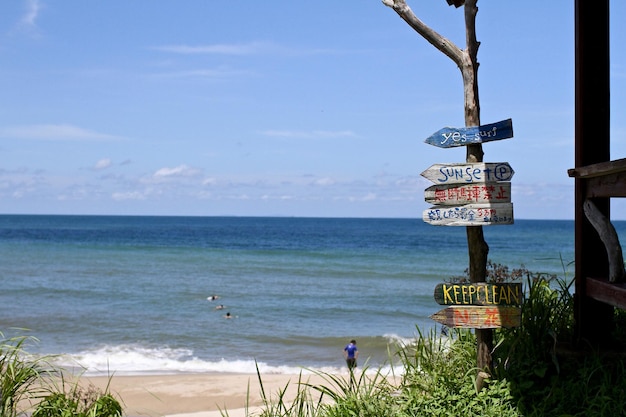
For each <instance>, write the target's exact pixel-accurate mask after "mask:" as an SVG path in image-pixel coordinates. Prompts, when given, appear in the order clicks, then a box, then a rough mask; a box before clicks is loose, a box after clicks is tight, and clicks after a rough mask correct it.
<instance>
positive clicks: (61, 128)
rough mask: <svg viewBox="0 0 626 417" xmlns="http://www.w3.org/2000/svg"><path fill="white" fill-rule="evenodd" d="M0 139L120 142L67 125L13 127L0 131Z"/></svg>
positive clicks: (114, 138) (117, 137)
mask: <svg viewBox="0 0 626 417" xmlns="http://www.w3.org/2000/svg"><path fill="white" fill-rule="evenodd" d="M0 137H3V138H9V139H32V140H51V141H57V140H75V141H92V140H95V141H108V140H120V139H122V138H121V137H119V136H114V135H108V134H104V133H98V132H95V131H93V130H89V129H83V128H82V127H78V126H73V125H68V124H44V125H30V126H13V127H7V128H3V129H0Z"/></svg>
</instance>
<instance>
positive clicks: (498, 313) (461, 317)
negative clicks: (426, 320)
mask: <svg viewBox="0 0 626 417" xmlns="http://www.w3.org/2000/svg"><path fill="white" fill-rule="evenodd" d="M430 318H431V319H433V320H435V321H436V322H438V323H441V324H443V325H445V326H448V327H463V328H472V329H497V328H499V327H508V328H510V327H519V326H520V324H521V320H522V312H521V309H520V308H519V307H511V306H489V307H486V306H451V307H447V308H444V309H443V310H439V311H438V312H436V313H435V314H433V315H432V316H430Z"/></svg>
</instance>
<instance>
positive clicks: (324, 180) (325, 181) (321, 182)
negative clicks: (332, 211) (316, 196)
mask: <svg viewBox="0 0 626 417" xmlns="http://www.w3.org/2000/svg"><path fill="white" fill-rule="evenodd" d="M335 183H336V181H335V180H334V179H332V178H328V177H325V178H318V179H316V180H315V181H314V182H313V184H315V185H319V186H329V185H334V184H335Z"/></svg>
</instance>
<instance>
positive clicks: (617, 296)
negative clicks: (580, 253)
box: [585, 278, 626, 310]
mask: <svg viewBox="0 0 626 417" xmlns="http://www.w3.org/2000/svg"><path fill="white" fill-rule="evenodd" d="M585 281H586V286H587V297H590V298H592V299H594V300H596V301H600V302H602V303H605V304H608V305H611V306H613V307H617V308H619V309H622V310H626V284H624V283H619V284H614V283H611V282H609V281H608V280H607V279H603V278H587V279H586V280H585Z"/></svg>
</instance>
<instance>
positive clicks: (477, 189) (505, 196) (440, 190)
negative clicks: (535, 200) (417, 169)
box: [424, 182, 511, 206]
mask: <svg viewBox="0 0 626 417" xmlns="http://www.w3.org/2000/svg"><path fill="white" fill-rule="evenodd" d="M424 199H425V200H426V202H427V203H431V204H441V205H444V206H454V205H459V204H470V203H482V204H484V203H510V202H511V183H510V182H485V183H477V184H469V185H468V184H444V185H433V186H430V187H428V188H427V189H426V190H425V191H424Z"/></svg>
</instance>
